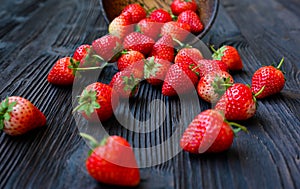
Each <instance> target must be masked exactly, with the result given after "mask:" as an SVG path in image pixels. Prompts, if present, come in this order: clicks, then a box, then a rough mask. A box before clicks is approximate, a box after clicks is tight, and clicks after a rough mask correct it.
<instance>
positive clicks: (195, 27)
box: [177, 10, 204, 33]
mask: <svg viewBox="0 0 300 189" xmlns="http://www.w3.org/2000/svg"><path fill="white" fill-rule="evenodd" d="M177 22H180V23H186V24H188V25H190V27H191V32H192V33H200V32H201V31H202V30H203V29H204V26H203V23H202V22H201V20H200V18H199V16H198V15H197V14H196V13H195V12H194V11H191V10H187V11H184V12H182V13H180V15H179V16H178V18H177Z"/></svg>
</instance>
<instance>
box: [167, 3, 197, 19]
mask: <svg viewBox="0 0 300 189" xmlns="http://www.w3.org/2000/svg"><path fill="white" fill-rule="evenodd" d="M197 8H198V5H197V3H196V1H195V0H173V2H172V3H171V11H172V13H173V14H174V15H176V16H178V15H179V14H180V13H182V12H184V11H187V10H191V11H194V12H196V10H197Z"/></svg>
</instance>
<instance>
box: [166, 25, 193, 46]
mask: <svg viewBox="0 0 300 189" xmlns="http://www.w3.org/2000/svg"><path fill="white" fill-rule="evenodd" d="M190 31H191V27H190V25H188V24H186V23H180V22H175V21H170V22H167V23H165V24H164V25H163V26H162V28H161V33H160V34H161V36H163V35H171V36H172V38H173V39H177V40H179V41H181V42H183V41H184V40H185V39H186V38H187V36H188V35H189V34H190ZM174 45H177V44H176V43H175V42H174Z"/></svg>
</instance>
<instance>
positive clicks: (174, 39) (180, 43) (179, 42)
mask: <svg viewBox="0 0 300 189" xmlns="http://www.w3.org/2000/svg"><path fill="white" fill-rule="evenodd" d="M173 41H175V42H176V43H178V44H179V45H180V47H184V46H185V44H183V43H182V42H181V41H179V40H178V39H176V38H173Z"/></svg>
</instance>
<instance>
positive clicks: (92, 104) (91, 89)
mask: <svg viewBox="0 0 300 189" xmlns="http://www.w3.org/2000/svg"><path fill="white" fill-rule="evenodd" d="M112 98H113V93H112V88H111V87H110V86H108V85H106V84H104V83H100V82H95V83H92V84H90V85H88V86H87V87H86V88H85V89H84V90H83V92H82V93H81V95H80V96H79V99H78V106H77V107H75V109H74V110H73V112H76V111H78V112H80V113H81V114H82V115H83V117H84V118H85V119H87V120H88V121H91V122H97V121H98V120H100V121H106V120H108V119H109V118H110V117H112V115H113V109H114V108H116V107H117V105H118V101H117V99H112Z"/></svg>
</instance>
